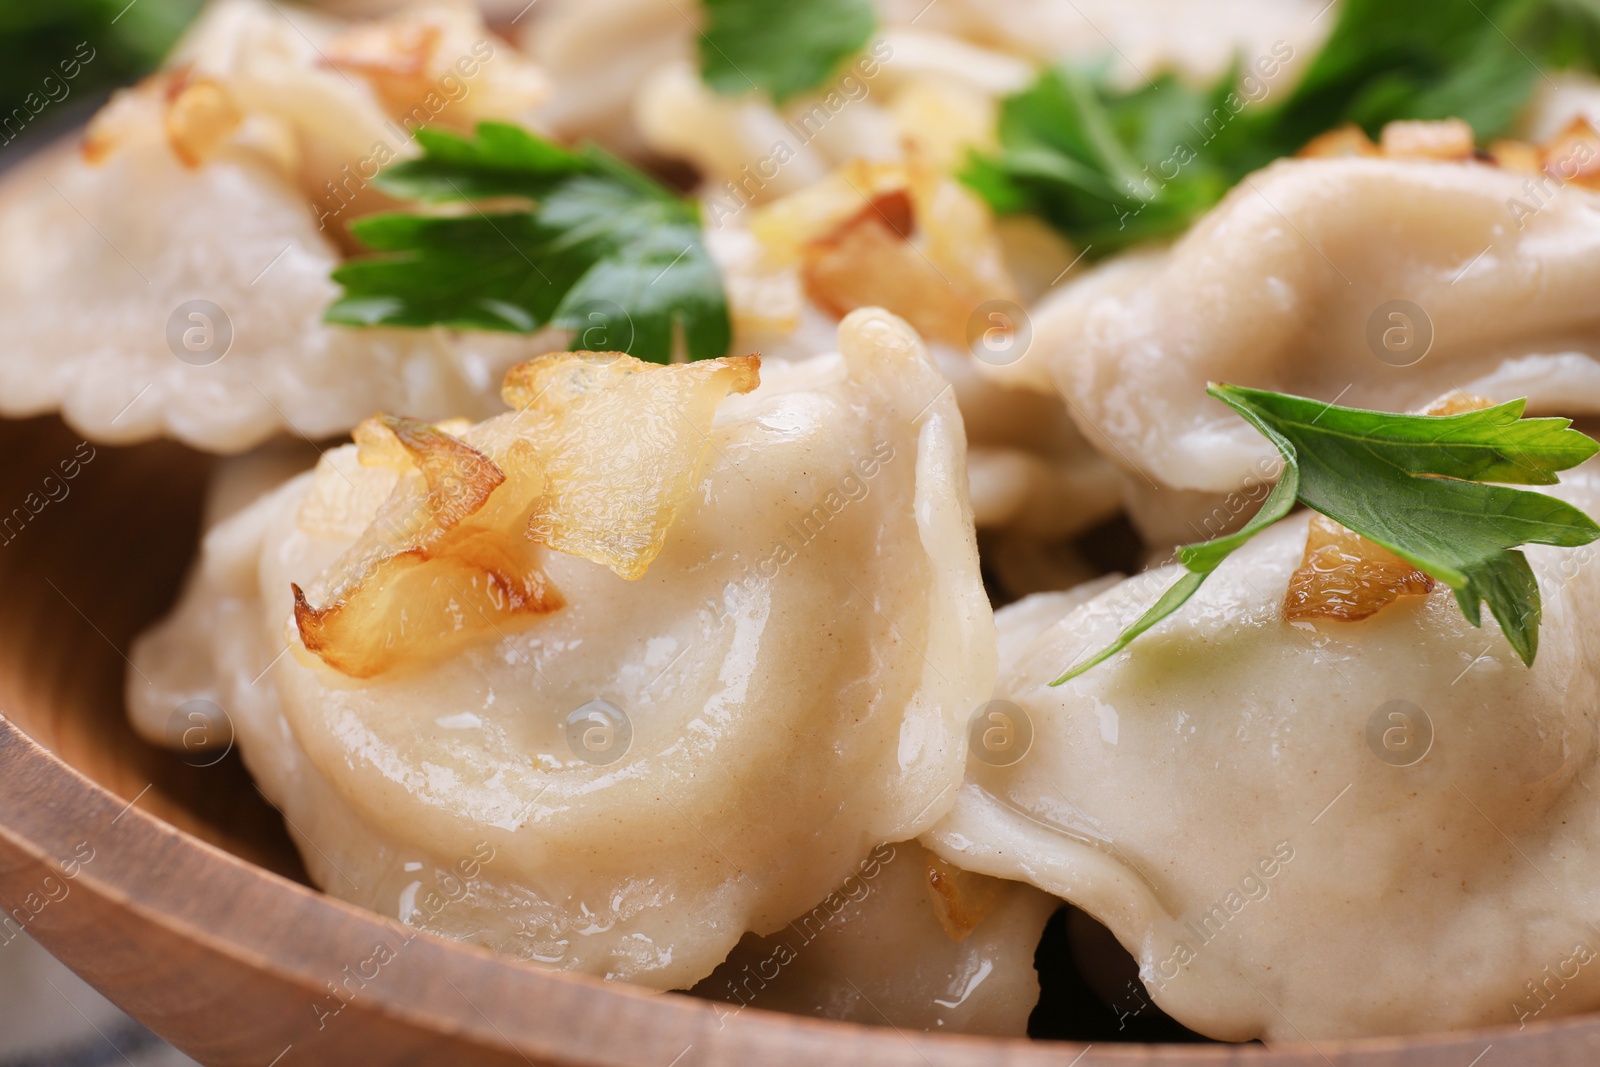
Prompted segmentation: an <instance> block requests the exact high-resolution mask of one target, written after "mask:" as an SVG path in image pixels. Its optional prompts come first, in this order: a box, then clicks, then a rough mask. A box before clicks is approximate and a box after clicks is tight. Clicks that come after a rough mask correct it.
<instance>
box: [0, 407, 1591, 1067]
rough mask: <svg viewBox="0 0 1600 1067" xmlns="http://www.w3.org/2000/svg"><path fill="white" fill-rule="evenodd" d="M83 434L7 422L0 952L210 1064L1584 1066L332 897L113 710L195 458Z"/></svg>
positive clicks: (1583, 1035)
mask: <svg viewBox="0 0 1600 1067" xmlns="http://www.w3.org/2000/svg"><path fill="white" fill-rule="evenodd" d="M78 446H79V438H78V437H77V436H76V435H74V434H72V433H70V432H69V431H68V430H67V429H66V428H65V427H64V426H63V425H61V424H60V423H59V422H58V421H56V420H55V419H36V420H32V421H28V422H13V423H0V454H3V455H4V456H5V457H6V460H5V462H4V463H3V464H0V508H12V507H18V508H22V509H23V511H24V512H25V513H26V516H25V517H26V521H23V516H18V515H16V514H15V513H9V514H10V516H11V520H12V521H10V522H9V523H7V522H6V515H7V514H8V513H5V512H0V589H4V590H5V592H6V596H5V597H4V599H3V600H0V712H3V714H4V717H3V718H0V906H3V907H4V909H5V911H6V912H7V913H8V916H9V918H6V919H5V920H4V922H3V924H0V950H3V942H4V941H7V940H10V939H11V938H13V937H15V936H16V934H17V930H18V929H19V928H22V929H26V931H27V932H28V933H29V934H31V935H33V936H34V937H35V938H37V939H38V940H39V941H40V942H42V943H43V944H44V945H45V947H47V948H48V949H49V950H50V951H51V952H53V953H55V954H56V955H57V956H58V957H60V958H61V960H62V961H64V962H65V963H66V964H67V965H68V966H69V967H71V968H72V969H73V970H74V971H76V972H77V973H78V974H80V975H82V976H83V977H84V978H85V979H87V980H88V981H89V982H90V983H92V984H93V985H94V986H95V987H96V988H97V989H99V990H100V991H101V992H102V993H104V994H105V995H106V996H107V997H109V998H110V999H111V1000H112V1001H114V1002H115V1003H116V1004H117V1005H119V1006H120V1007H122V1008H123V1009H124V1010H125V1011H127V1012H128V1013H129V1014H131V1015H132V1016H134V1017H135V1018H136V1019H138V1020H139V1021H140V1022H142V1023H144V1024H145V1025H146V1026H148V1027H149V1028H150V1029H152V1030H154V1031H155V1032H156V1033H158V1034H160V1035H161V1036H162V1037H164V1038H166V1039H167V1040H168V1041H170V1042H172V1043H173V1044H175V1045H177V1046H178V1047H179V1048H181V1049H183V1050H184V1051H185V1052H187V1053H189V1054H190V1055H191V1056H194V1057H195V1058H196V1059H199V1060H200V1061H202V1062H204V1063H207V1064H218V1065H233V1064H239V1065H245V1064H248V1065H251V1067H276V1065H281V1067H292V1065H295V1064H375V1065H389V1064H424V1063H428V1064H431V1063H449V1064H453V1065H454V1064H461V1065H475V1064H510V1065H515V1064H529V1065H531V1064H539V1065H545V1064H550V1065H556V1064H560V1065H572V1067H578V1065H582V1067H600V1065H606V1067H620V1065H628V1067H634V1065H637V1067H692V1065H699V1064H728V1065H731V1064H773V1065H796V1067H799V1065H815V1067H840V1065H853V1064H874V1065H877V1064H882V1065H894V1067H899V1065H903V1067H935V1065H938V1067H971V1065H977V1064H1006V1065H1017V1067H1022V1065H1033V1064H1037V1065H1040V1067H1044V1065H1046V1064H1048V1065H1051V1067H1067V1065H1069V1064H1073V1065H1080V1067H1093V1065H1096V1064H1124V1065H1127V1064H1168V1065H1203V1064H1224V1063H1226V1064H1248V1065H1251V1067H1290V1065H1294V1067H1312V1065H1322V1064H1338V1065H1340V1067H1346V1065H1361V1067H1383V1065H1395V1064H1412V1065H1424V1067H1469V1065H1472V1067H1476V1065H1480V1064H1481V1065H1482V1067H1496V1065H1500V1064H1519V1065H1557V1064H1570V1065H1580V1064H1581V1065H1585V1067H1587V1065H1591V1064H1594V1063H1600V1019H1588V1018H1579V1019H1572V1020H1566V1021H1557V1022H1551V1023H1539V1024H1536V1025H1533V1026H1529V1027H1528V1028H1527V1029H1526V1030H1521V1031H1518V1030H1514V1029H1509V1028H1507V1029H1503V1030H1495V1031H1486V1032H1480V1033H1459V1034H1449V1035H1438V1036H1427V1037H1420V1038H1415V1039H1408V1040H1381V1041H1362V1042H1353V1043H1339V1044H1335V1043H1330V1042H1322V1043H1319V1044H1318V1046H1316V1047H1311V1046H1300V1047H1281V1048H1275V1049H1273V1050H1270V1051H1269V1050H1267V1049H1264V1048H1262V1047H1260V1046H1224V1045H1207V1046H1153V1045H1144V1046H1141V1045H1093V1046H1087V1047H1085V1046H1078V1045H1069V1044H1056V1043H1047V1042H1026V1041H996V1040H986V1039H976V1038H961V1037H949V1036H935V1035H929V1034H921V1033H904V1032H900V1031H896V1030H893V1029H890V1028H887V1027H884V1028H873V1027H864V1026H855V1025H846V1024H836V1023H827V1022H819V1021H813V1020H808V1019H799V1018H794V1017H789V1016H782V1015H777V1014H773V1013H768V1012H764V1011H760V1010H758V1009H753V1008H752V1009H747V1010H744V1011H741V1012H738V1013H737V1014H734V1013H732V1012H730V1011H729V1009H728V1008H727V1007H726V1006H716V1005H712V1004H710V1003H708V1002H705V1001H702V1000H698V999H694V998H691V997H687V996H679V995H675V994H664V995H654V994H649V993H646V992H643V991H640V990H635V989H631V988H629V987H627V986H619V985H607V984H604V983H602V982H599V981H596V980H593V979H589V978H584V977H581V976H576V975H570V974H566V973H562V972H553V971H547V970H541V969H538V968H536V967H533V966H529V965H525V964H521V963H517V962H513V961H509V960H505V959H500V958H497V957H495V956H493V955H491V954H489V953H487V952H484V951H482V950H479V949H476V948H472V947H469V946H464V945H461V944H457V943H454V942H449V941H445V940H443V939H440V938H436V937H433V936H431V935H428V934H423V933H418V932H416V931H412V930H409V929H407V928H405V927H402V926H400V925H399V924H398V923H396V922H393V921H391V920H386V919H384V918H382V917H379V916H377V915H374V914H370V913H368V912H364V911H360V910H358V909H356V908H353V907H350V906H348V905H346V904H343V903H341V902H339V901H337V900H334V899H332V898H330V897H326V896H323V895H321V894H320V893H318V892H316V891H315V890H313V889H311V888H308V887H307V886H306V885H305V884H304V873H303V871H302V870H301V868H300V862H299V859H298V858H297V857H296V855H295V852H294V849H293V848H292V847H291V845H290V843H289V841H288V838H287V837H286V835H285V834H284V831H283V827H282V823H281V820H280V819H279V817H278V816H277V814H276V813H275V812H274V811H273V810H272V809H271V808H270V807H269V806H268V805H267V804H266V803H265V801H264V800H263V799H262V798H261V796H260V794H259V793H257V792H256V791H255V789H254V787H253V786H252V785H251V784H250V782H249V780H248V778H247V777H246V775H245V774H244V772H243V771H242V770H241V769H240V767H239V765H238V761H237V759H228V760H225V761H223V762H221V763H219V764H217V765H216V766H212V767H208V768H197V767H191V766H187V765H185V763H184V762H182V761H181V760H179V759H177V758H176V757H174V756H172V755H170V754H168V753H165V752H162V751H159V750H157V749H154V748H152V747H150V746H149V745H146V744H144V743H143V742H141V741H140V740H139V739H138V738H136V737H135V736H134V734H133V732H132V731H131V730H130V728H129V727H128V725H127V723H126V721H125V717H124V710H123V701H122V686H123V677H124V674H125V672H127V671H128V670H130V669H131V666H130V665H129V664H128V662H127V661H126V659H125V658H124V653H125V652H126V651H127V649H128V646H129V643H130V642H131V640H132V638H133V637H134V636H135V635H136V634H137V633H138V632H139V631H140V630H141V629H142V628H143V627H144V626H145V625H147V624H148V623H149V622H150V621H151V620H153V619H154V618H156V617H157V616H158V615H159V614H160V613H161V612H163V611H164V610H165V609H166V608H167V607H168V606H169V605H170V604H171V603H172V601H173V599H174V597H175V596H176V593H177V589H178V585H179V582H180V580H181V578H182V575H183V571H184V569H185V568H186V567H187V565H188V563H189V561H190V560H191V559H192V558H193V555H194V550H195V544H196V540H197V535H198V523H199V513H200V500H201V495H202V492H203V488H204V483H205V479H206V475H207V472H208V470H209V467H210V464H209V461H207V460H206V459H205V458H203V457H200V456H197V455H195V454H193V453H191V452H188V451H185V450H184V449H182V448H179V447H177V446H174V445H168V444H155V445H147V446H142V447H139V448H132V449H113V448H104V447H101V448H97V449H96V450H95V452H94V458H93V459H92V460H90V461H89V462H88V463H87V464H84V465H82V466H81V468H80V469H79V471H78V475H77V477H76V478H74V479H72V480H71V481H70V482H66V483H61V482H59V480H58V482H57V483H54V484H53V485H52V487H51V490H50V491H51V492H52V493H54V494H55V495H57V496H58V497H60V499H55V500H51V499H49V497H48V495H47V494H46V493H45V489H44V478H45V476H46V475H48V474H51V473H52V472H55V471H56V470H57V465H58V463H59V462H60V461H61V460H63V459H68V458H71V457H72V456H73V454H74V451H75V449H77V448H78ZM60 484H65V485H66V486H67V487H68V492H67V494H66V495H65V496H60V489H59V488H58V487H57V486H59V485H60ZM30 494H33V495H32V496H30ZM41 501H43V505H42V506H40V502H41ZM35 508H37V509H38V510H37V514H34V509H35ZM380 945H382V946H387V947H388V949H389V951H390V952H392V953H393V955H394V958H393V959H392V960H390V961H389V962H388V963H387V964H386V965H384V966H383V967H382V968H381V969H378V970H377V974H376V976H375V977H373V978H371V979H370V980H365V979H363V980H361V981H360V982H359V983H349V987H350V988H355V989H356V990H357V991H356V992H355V993H354V994H353V995H350V994H344V995H343V997H342V998H341V999H335V998H334V997H333V996H331V995H330V989H331V988H333V987H336V986H338V985H339V984H340V983H341V982H342V981H344V980H345V979H346V978H347V976H348V975H349V974H350V973H353V972H354V973H360V972H362V971H366V973H368V974H371V973H372V969H371V968H370V967H366V966H364V964H365V962H366V961H369V960H371V959H372V958H373V956H374V952H375V950H377V948H378V946H380ZM1379 951H1380V949H1379V948H1376V947H1375V949H1374V954H1375V955H1374V965H1381V959H1379V958H1378V956H1377V953H1378V952H1379ZM347 969H348V970H347ZM334 1009H337V1011H335V1010H334Z"/></svg>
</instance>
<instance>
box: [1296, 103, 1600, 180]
mask: <svg viewBox="0 0 1600 1067" xmlns="http://www.w3.org/2000/svg"><path fill="white" fill-rule="evenodd" d="M1295 155H1296V157H1297V158H1300V159H1330V158H1334V157H1340V156H1374V157H1381V158H1384V159H1408V160H1423V161H1433V162H1445V163H1465V162H1469V161H1474V160H1476V161H1478V162H1483V163H1489V164H1492V165H1494V166H1496V167H1499V168H1501V169H1502V170H1508V171H1511V172H1512V173H1515V174H1530V175H1539V176H1543V175H1549V176H1550V177H1551V178H1554V179H1556V180H1557V181H1558V182H1561V183H1562V184H1565V183H1567V182H1571V183H1574V184H1576V185H1580V186H1584V187H1586V188H1591V189H1593V188H1600V130H1596V129H1595V127H1594V125H1593V124H1592V123H1590V121H1589V120H1588V119H1587V118H1585V117H1584V116H1582V115H1579V116H1577V117H1576V118H1574V119H1573V120H1572V121H1571V122H1570V123H1568V124H1567V126H1566V128H1564V129H1563V130H1562V131H1561V132H1560V133H1558V134H1556V135H1555V136H1554V137H1552V138H1550V140H1548V141H1546V142H1545V143H1544V144H1542V145H1536V144H1529V143H1528V142H1526V141H1513V140H1498V141H1495V142H1493V143H1492V144H1490V145H1489V150H1488V152H1486V153H1484V154H1482V155H1480V154H1478V152H1477V150H1476V148H1475V147H1474V144H1473V136H1472V127H1470V126H1468V125H1467V124H1466V123H1465V122H1462V121H1461V120H1460V119H1443V120H1440V121H1436V122H1420V121H1405V122H1391V123H1389V124H1388V125H1387V126H1385V127H1384V128H1383V132H1382V135H1381V138H1380V142H1379V143H1376V144H1375V143H1373V141H1372V139H1371V138H1369V137H1368V136H1367V135H1366V133H1365V132H1364V131H1363V130H1362V129H1361V127H1359V126H1356V125H1353V124H1348V125H1344V126H1340V127H1338V128H1336V129H1332V130H1329V131H1328V132H1327V133H1324V134H1321V135H1319V136H1317V137H1314V138H1312V139H1311V141H1310V142H1308V143H1307V144H1306V146H1305V147H1304V148H1302V149H1300V151H1299V152H1297V153H1295Z"/></svg>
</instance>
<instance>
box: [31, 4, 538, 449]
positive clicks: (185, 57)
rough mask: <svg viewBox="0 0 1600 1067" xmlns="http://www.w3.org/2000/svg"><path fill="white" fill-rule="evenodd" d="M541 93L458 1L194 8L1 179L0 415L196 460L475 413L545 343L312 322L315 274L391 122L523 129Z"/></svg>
mask: <svg viewBox="0 0 1600 1067" xmlns="http://www.w3.org/2000/svg"><path fill="white" fill-rule="evenodd" d="M544 91H545V87H544V81H543V77H542V75H540V74H539V73H538V71H537V70H535V69H534V68H533V67H532V66H531V65H530V64H529V63H528V61H527V60H526V59H524V58H522V57H521V56H519V55H518V54H517V53H516V51H515V49H513V48H512V47H511V45H509V44H508V43H506V42H505V41H502V40H499V39H498V38H495V37H494V36H493V35H492V34H490V33H489V32H488V31H487V30H486V29H485V28H484V26H483V24H482V22H481V20H480V19H479V17H478V15H477V14H476V12H475V11H474V10H473V8H472V6H471V5H470V4H450V3H444V4H439V5H435V6H431V7H423V8H418V9H415V10H411V11H408V12H407V13H406V14H403V15H397V16H395V17H393V18H392V19H389V20H386V21H383V22H377V23H356V24H344V23H339V22H335V21H333V20H330V19H327V18H325V17H322V16H316V15H311V14H307V13H305V12H298V11H291V10H288V9H285V8H283V7H281V6H279V5H276V4H272V3H267V2H264V0H224V2H221V3H218V4H216V5H214V6H212V7H211V8H210V9H208V11H207V12H206V14H205V15H204V16H203V17H202V19H201V21H200V22H199V23H198V24H197V25H196V26H195V27H194V28H193V29H192V30H191V32H190V34H189V36H188V37H187V38H186V39H185V40H184V42H182V43H181V44H180V45H179V47H178V49H177V51H176V52H175V54H174V56H173V58H172V60H171V62H170V64H169V66H168V67H167V68H166V69H165V70H164V71H162V72H161V73H159V74H157V75H155V76H153V77H152V78H150V79H149V80H147V81H146V82H144V83H142V84H141V85H139V86H137V87H135V88H133V89H129V90H125V91H123V92H121V93H119V94H118V95H117V96H116V97H115V98H114V99H113V101H112V102H111V103H110V104H109V105H108V106H107V107H106V109H105V110H104V111H102V113H101V114H100V115H99V116H97V117H96V118H95V120H94V121H93V122H92V123H91V124H90V127H89V129H88V131H87V133H86V135H85V138H84V140H83V142H82V145H81V146H78V145H73V146H70V147H62V148H58V149H56V150H54V151H52V152H50V153H49V154H47V155H46V157H45V158H43V159H41V160H39V161H37V162H36V163H33V164H31V165H28V166H25V167H23V168H21V169H19V170H18V171H16V172H14V173H12V174H8V175H7V177H6V180H5V184H4V186H3V187H0V321H4V322H5V324H6V327H7V343H6V346H5V350H4V352H3V353H0V411H3V413H4V414H5V415H7V416H10V417H19V416H25V415H33V414H38V413H41V412H47V411H52V410H57V409H59V410H60V411H61V412H62V413H63V415H64V416H65V417H66V418H67V420H68V421H69V422H71V423H72V424H73V425H74V426H75V427H77V428H78V429H79V430H80V431H81V432H83V433H84V434H86V435H88V436H90V437H91V438H93V439H95V440H97V441H109V442H113V443H120V442H129V441H136V440H142V439H146V438H149V437H153V436H158V435H169V436H174V437H177V438H179V439H181V440H183V441H184V442H186V443H188V444H191V445H193V446H195V447H198V448H202V449H206V450H209V451H218V452H235V451H240V450H243V449H246V448H249V447H251V446H253V445H255V444H257V443H259V442H261V441H263V440H265V439H267V438H268V437H270V436H272V435H274V434H277V433H281V432H288V433H295V434H300V435H304V436H309V437H311V438H319V437H326V436H328V435H331V434H335V433H343V432H346V431H348V430H349V429H350V428H351V427H353V426H354V425H355V424H356V423H358V422H359V421H360V420H361V419H363V418H365V417H366V416H368V415H370V414H372V412H373V411H374V410H376V409H386V410H400V411H406V412H409V413H411V414H414V415H418V416H421V417H432V418H443V417H446V416H449V415H455V414H473V415H478V416H483V415H487V414H490V413H491V412H492V411H493V410H494V408H493V406H492V401H493V397H494V394H495V390H496V388H497V386H498V383H499V379H500V377H501V376H502V374H503V373H504V372H505V370H506V368H507V367H509V366H510V365H511V364H513V363H515V362H517V361H518V360H520V359H526V358H528V357H529V356H531V355H534V354H537V353H538V352H541V351H544V350H545V348H548V347H555V346H552V345H548V344H541V343H540V342H538V341H529V340H528V339H526V338H519V337H507V336H495V335H483V334H463V333H456V332H452V331H447V330H427V331H402V330H350V329H344V328H340V327H334V326H329V325H326V324H324V323H323V322H322V315H323V312H324V311H325V309H326V308H327V307H328V305H329V304H330V303H331V302H332V301H333V300H334V299H335V298H336V297H337V296H338V292H339V290H338V287H337V286H336V285H335V284H334V283H333V282H332V281H331V280H330V279H329V273H330V271H331V270H332V269H333V268H334V267H335V266H337V265H338V263H339V262H340V260H341V259H342V258H343V255H344V253H345V249H344V248H343V247H342V245H341V241H342V240H343V237H342V233H343V227H344V225H345V223H347V222H348V221H349V220H350V219H351V218H353V217H355V216H356V215H359V214H362V213H364V212H366V211H370V210H372V209H374V208H376V207H382V206H384V205H385V204H386V203H387V201H386V200H385V199H384V198H383V197H382V196H381V195H379V194H378V193H377V192H376V191H375V190H374V189H373V188H372V187H371V186H370V180H371V178H372V177H373V176H374V175H375V174H376V173H377V172H378V170H379V168H381V167H382V166H383V165H384V164H386V163H388V162H389V161H390V160H393V159H396V158H401V157H403V156H405V155H406V154H408V153H409V152H412V151H414V148H413V146H412V144H411V131H412V130H414V129H416V128H417V127H419V126H422V125H438V124H443V125H451V126H457V127H460V128H471V127H472V126H473V125H475V123H476V122H477V121H478V120H479V119H482V118H488V117H500V118H516V117H518V116H524V115H527V114H530V113H531V110H532V108H533V106H534V105H535V104H536V103H537V102H538V101H539V100H540V99H541V98H542V97H543V95H544Z"/></svg>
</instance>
